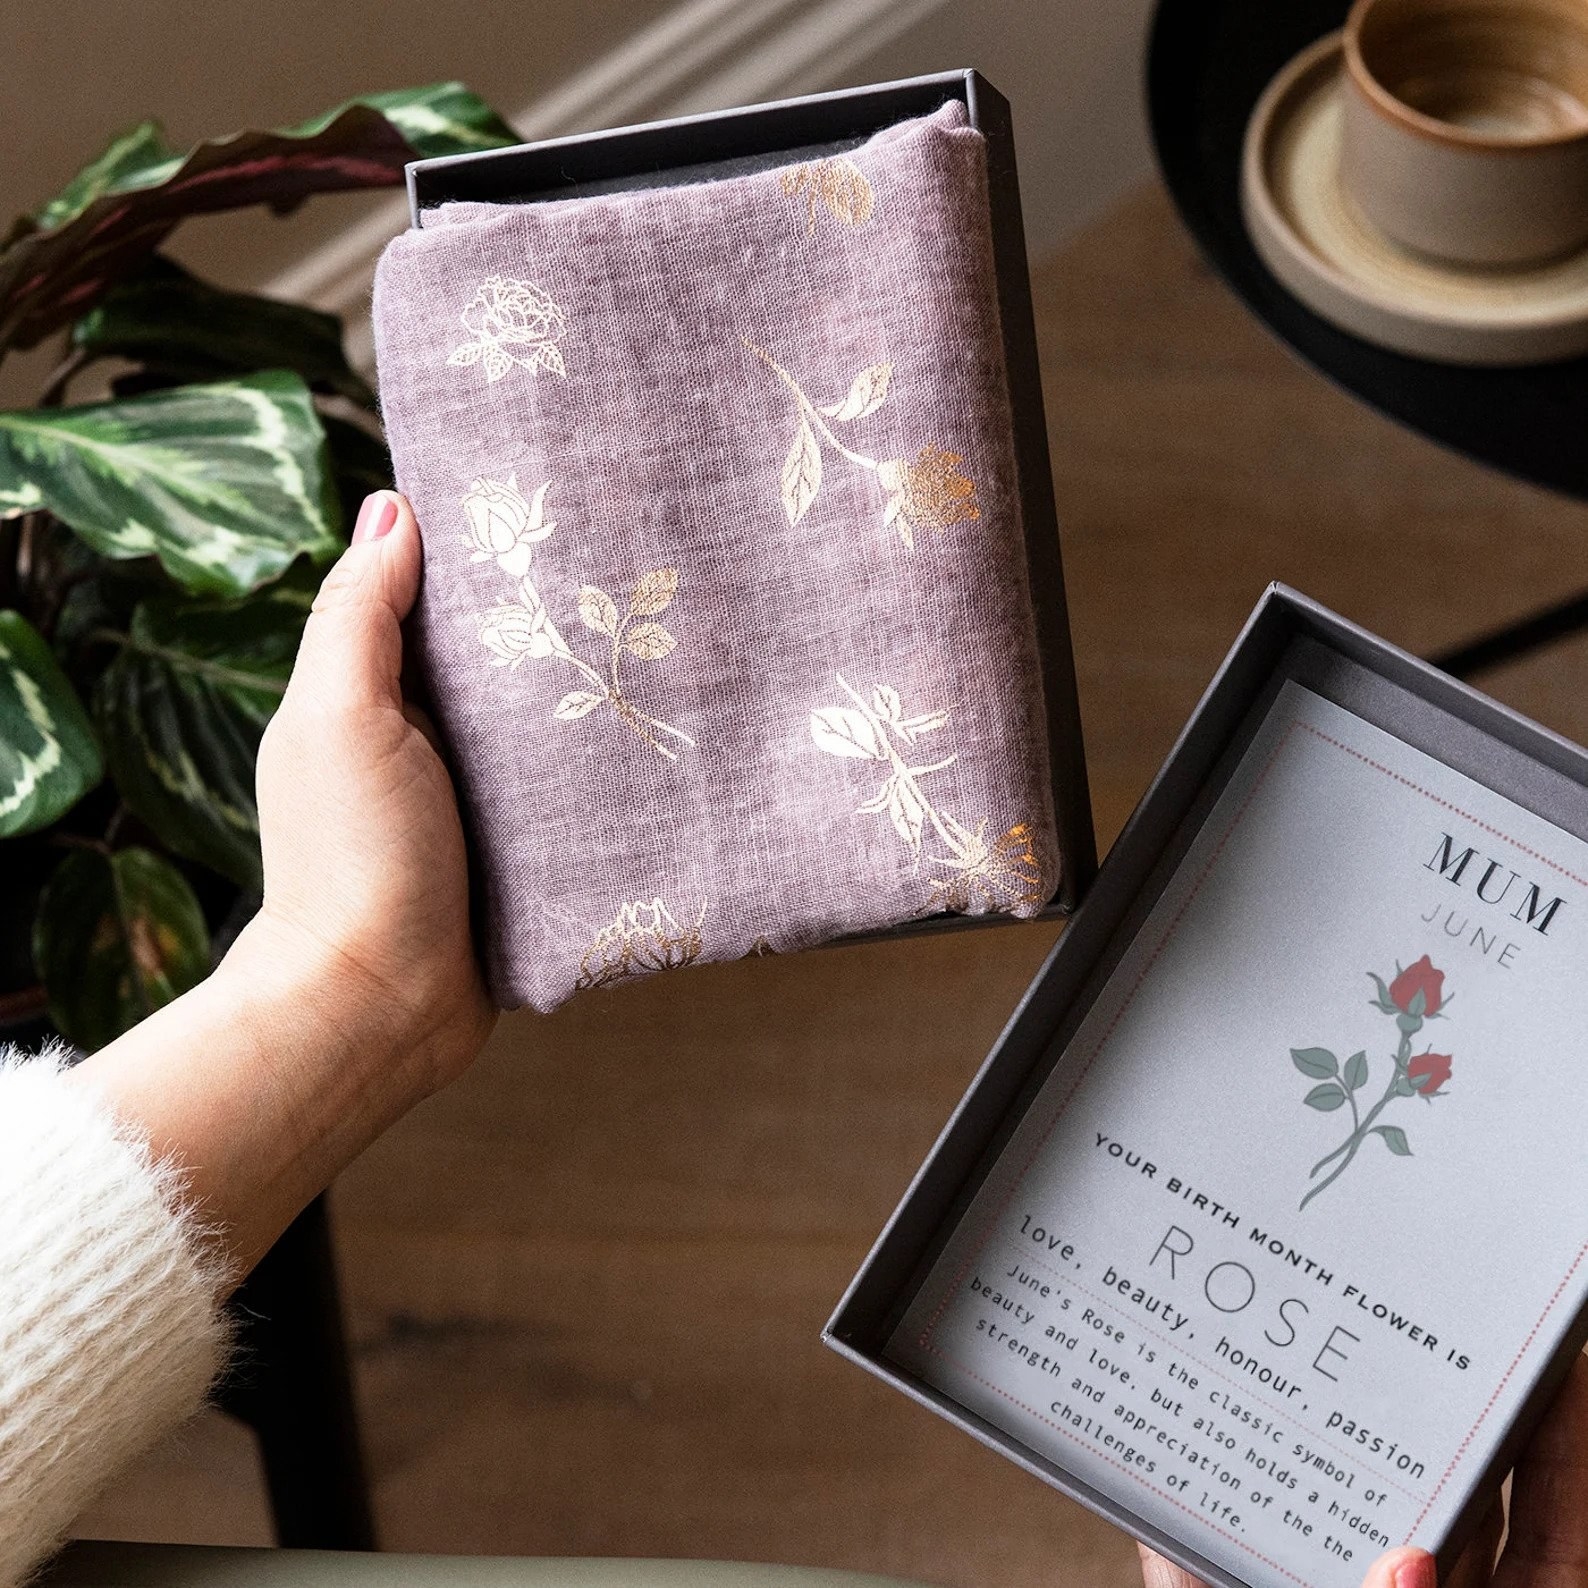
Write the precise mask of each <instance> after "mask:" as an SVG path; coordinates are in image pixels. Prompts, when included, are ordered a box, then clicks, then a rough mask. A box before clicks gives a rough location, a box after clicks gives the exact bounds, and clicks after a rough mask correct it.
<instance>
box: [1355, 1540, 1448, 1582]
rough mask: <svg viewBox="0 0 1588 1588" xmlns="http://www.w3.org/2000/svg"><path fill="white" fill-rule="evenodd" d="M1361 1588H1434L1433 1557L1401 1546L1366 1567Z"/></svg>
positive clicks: (1419, 1550) (1406, 1546)
mask: <svg viewBox="0 0 1588 1588" xmlns="http://www.w3.org/2000/svg"><path fill="white" fill-rule="evenodd" d="M1362 1588H1434V1557H1433V1556H1432V1555H1430V1554H1429V1553H1428V1551H1427V1550H1425V1549H1414V1548H1412V1547H1411V1546H1410V1545H1409V1544H1402V1545H1400V1546H1399V1547H1398V1548H1396V1549H1392V1550H1389V1551H1387V1552H1386V1553H1385V1554H1383V1555H1380V1556H1379V1558H1378V1559H1377V1560H1376V1561H1374V1562H1373V1564H1372V1565H1371V1566H1369V1567H1368V1569H1367V1576H1366V1577H1364V1578H1363V1579H1362Z"/></svg>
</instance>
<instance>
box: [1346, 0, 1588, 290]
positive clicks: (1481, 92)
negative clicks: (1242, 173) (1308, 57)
mask: <svg viewBox="0 0 1588 1588" xmlns="http://www.w3.org/2000/svg"><path fill="white" fill-rule="evenodd" d="M1345 58H1346V83H1345V93H1344V131H1343V137H1344V143H1343V147H1342V152H1341V171H1340V178H1341V182H1342V184H1343V185H1344V188H1345V191H1346V192H1347V193H1348V194H1349V195H1350V197H1351V198H1353V199H1354V200H1355V201H1356V203H1357V205H1358V207H1359V208H1360V209H1361V210H1362V212H1363V214H1364V215H1365V216H1366V217H1367V219H1368V220H1369V221H1370V222H1371V223H1372V224H1373V225H1374V226H1375V227H1376V228H1377V229H1378V230H1379V231H1380V232H1382V233H1383V234H1384V235H1385V236H1387V237H1388V238H1390V239H1391V240H1392V241H1394V242H1397V243H1399V244H1401V245H1402V246H1403V247H1406V248H1410V249H1412V250H1414V251H1416V252H1418V253H1422V254H1427V255H1431V256H1432V257H1434V258H1435V259H1439V260H1443V261H1448V262H1452V263H1455V264H1460V265H1471V266H1495V265H1500V266H1505V265H1527V264H1535V263H1538V262H1541V261H1543V260H1546V259H1551V258H1556V257H1559V256H1561V255H1564V254H1567V253H1570V252H1572V251H1573V250H1575V249H1577V248H1580V247H1582V246H1584V245H1585V244H1588V0H1356V4H1355V6H1354V7H1353V8H1352V11H1351V14H1350V16H1349V18H1348V19H1347V21H1346V28H1345Z"/></svg>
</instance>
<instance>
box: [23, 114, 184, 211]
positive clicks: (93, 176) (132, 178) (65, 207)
mask: <svg viewBox="0 0 1588 1588" xmlns="http://www.w3.org/2000/svg"><path fill="white" fill-rule="evenodd" d="M174 158H176V157H175V156H174V155H173V154H172V153H171V151H170V150H169V149H168V148H167V147H166V144H165V138H164V136H163V135H162V134H161V131H160V123H159V122H157V121H144V122H140V123H139V124H138V125H137V126H136V127H134V128H133V129H132V130H131V131H130V132H124V133H122V134H121V135H120V136H119V137H117V138H116V139H115V140H114V141H113V142H112V143H111V145H110V147H109V148H107V149H106V150H105V152H104V153H103V154H101V155H99V156H98V157H97V158H95V159H93V160H91V161H90V162H89V163H88V164H87V165H85V166H84V167H83V169H82V170H81V171H79V172H78V173H77V175H76V176H74V177H73V178H72V180H71V181H70V182H68V183H67V184H66V186H65V187H64V188H62V189H61V191H60V192H59V193H57V194H56V195H55V197H54V198H52V199H50V200H49V201H48V202H47V203H45V204H41V205H40V206H39V207H38V209H37V210H35V211H34V213H33V217H32V220H33V224H34V225H35V226H37V227H39V228H40V229H41V230H45V231H48V230H50V229H51V228H53V227H56V226H63V225H65V223H66V222H67V221H69V220H71V219H72V218H73V217H74V216H77V215H81V214H82V213H83V211H84V210H85V209H87V208H88V206H89V205H90V204H92V203H93V202H94V200H95V199H97V198H100V197H102V196H103V195H104V194H106V193H124V192H127V191H128V190H129V189H132V188H139V187H146V186H148V185H149V184H150V183H151V182H157V181H159V179H160V177H161V175H162V173H164V172H165V171H166V170H167V169H168V168H169V166H170V164H171V161H172V160H173V159H174Z"/></svg>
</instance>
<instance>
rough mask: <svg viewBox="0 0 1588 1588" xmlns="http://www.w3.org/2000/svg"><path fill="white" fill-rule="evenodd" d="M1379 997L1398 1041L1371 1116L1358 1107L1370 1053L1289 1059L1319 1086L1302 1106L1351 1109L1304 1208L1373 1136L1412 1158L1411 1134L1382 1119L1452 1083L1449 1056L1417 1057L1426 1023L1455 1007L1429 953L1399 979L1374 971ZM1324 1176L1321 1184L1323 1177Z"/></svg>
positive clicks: (1315, 1052) (1305, 1052)
mask: <svg viewBox="0 0 1588 1588" xmlns="http://www.w3.org/2000/svg"><path fill="white" fill-rule="evenodd" d="M1369 975H1370V976H1371V978H1372V980H1373V983H1374V985H1375V987H1376V988H1377V990H1378V991H1377V996H1376V997H1375V998H1373V999H1372V1000H1371V1002H1372V1005H1373V1007H1374V1008H1376V1009H1378V1010H1379V1011H1380V1012H1381V1013H1383V1014H1386V1015H1390V1016H1392V1017H1393V1018H1394V1020H1395V1024H1396V1027H1397V1029H1398V1031H1399V1033H1400V1040H1399V1042H1398V1043H1397V1045H1396V1048H1395V1051H1394V1053H1393V1054H1392V1055H1391V1063H1392V1069H1391V1073H1390V1078H1389V1082H1388V1084H1387V1085H1386V1086H1385V1088H1384V1091H1383V1095H1382V1096H1381V1097H1380V1098H1379V1099H1378V1101H1377V1102H1376V1103H1374V1104H1373V1106H1372V1107H1371V1108H1369V1109H1368V1110H1367V1111H1366V1112H1365V1113H1364V1112H1363V1111H1362V1110H1361V1108H1360V1107H1359V1105H1358V1103H1357V1099H1356V1093H1357V1091H1358V1090H1359V1089H1360V1088H1362V1087H1364V1086H1366V1085H1367V1082H1368V1078H1369V1065H1368V1059H1367V1055H1366V1053H1365V1052H1358V1053H1355V1054H1353V1055H1352V1056H1351V1057H1350V1058H1349V1059H1347V1060H1345V1061H1344V1063H1343V1064H1342V1062H1341V1061H1340V1060H1339V1059H1337V1058H1336V1057H1335V1055H1334V1054H1333V1053H1332V1052H1330V1051H1329V1050H1328V1049H1327V1048H1292V1049H1291V1050H1290V1057H1291V1061H1292V1062H1293V1063H1294V1064H1295V1066H1296V1068H1297V1069H1298V1070H1300V1071H1301V1072H1302V1074H1304V1075H1306V1076H1309V1077H1311V1078H1312V1079H1313V1080H1315V1081H1317V1082H1319V1083H1320V1084H1318V1085H1316V1086H1314V1087H1313V1088H1312V1090H1311V1091H1310V1092H1308V1093H1307V1095H1306V1097H1305V1098H1304V1099H1303V1101H1304V1102H1305V1103H1306V1105H1307V1106H1308V1107H1309V1108H1314V1109H1317V1110H1319V1111H1320V1112H1323V1113H1330V1112H1333V1111H1335V1110H1337V1109H1339V1108H1340V1107H1341V1106H1342V1105H1343V1106H1346V1107H1348V1108H1349V1109H1350V1111H1351V1130H1350V1133H1349V1134H1348V1135H1347V1136H1346V1138H1345V1140H1344V1141H1342V1142H1341V1143H1340V1144H1339V1145H1338V1146H1337V1147H1335V1148H1334V1149H1333V1150H1332V1151H1330V1152H1326V1153H1325V1154H1324V1155H1323V1157H1321V1158H1320V1159H1319V1160H1318V1161H1317V1162H1316V1163H1315V1164H1314V1165H1313V1166H1312V1168H1311V1170H1310V1171H1309V1172H1308V1176H1307V1178H1308V1179H1309V1180H1312V1181H1316V1182H1317V1183H1316V1184H1315V1185H1313V1186H1312V1188H1311V1189H1310V1190H1309V1191H1308V1192H1307V1193H1306V1195H1305V1196H1304V1197H1303V1198H1302V1199H1301V1207H1302V1208H1305V1207H1306V1206H1307V1204H1308V1203H1309V1202H1311V1201H1312V1200H1313V1198H1315V1197H1317V1196H1320V1195H1321V1194H1322V1193H1323V1192H1324V1191H1326V1190H1327V1189H1328V1188H1329V1187H1330V1186H1331V1185H1333V1184H1334V1182H1335V1181H1336V1180H1338V1179H1339V1178H1340V1176H1341V1175H1343V1174H1344V1173H1345V1171H1346V1170H1347V1169H1348V1168H1350V1166H1351V1164H1352V1163H1353V1162H1355V1160H1356V1156H1357V1154H1358V1153H1359V1152H1360V1151H1361V1149H1362V1145H1363V1143H1364V1142H1366V1141H1367V1139H1368V1138H1369V1136H1372V1135H1374V1134H1377V1135H1379V1136H1380V1137H1382V1138H1383V1142H1384V1145H1385V1147H1386V1148H1387V1149H1388V1150H1389V1151H1390V1152H1391V1153H1393V1154H1394V1155H1395V1156H1396V1157H1400V1158H1408V1157H1410V1156H1411V1155H1412V1150H1411V1146H1410V1144H1409V1143H1408V1141H1407V1139H1406V1132H1405V1131H1404V1130H1402V1129H1401V1128H1400V1126H1398V1125H1381V1124H1379V1123H1378V1120H1379V1116H1380V1115H1381V1114H1382V1113H1383V1112H1384V1110H1385V1109H1386V1108H1387V1107H1389V1105H1390V1103H1392V1102H1393V1101H1394V1100H1395V1099H1396V1098H1397V1097H1414V1096H1421V1097H1423V1098H1424V1099H1425V1100H1431V1099H1433V1098H1434V1097H1438V1096H1441V1095H1443V1094H1442V1092H1441V1088H1442V1087H1443V1085H1444V1083H1445V1082H1446V1081H1447V1080H1449V1078H1450V1074H1451V1068H1452V1061H1451V1058H1450V1055H1449V1054H1438V1053H1434V1052H1433V1051H1432V1050H1431V1049H1429V1050H1426V1051H1424V1052H1423V1053H1421V1054H1419V1055H1418V1056H1417V1057H1415V1058H1414V1057H1413V1055H1412V1039H1413V1038H1414V1037H1415V1036H1416V1035H1417V1033H1418V1032H1419V1031H1421V1030H1422V1028H1423V1026H1424V1024H1425V1023H1426V1022H1427V1021H1429V1020H1433V1019H1437V1018H1439V1017H1440V1015H1441V1012H1442V1008H1443V1006H1444V1005H1445V1004H1446V1003H1448V1002H1449V999H1448V997H1447V996H1446V993H1445V990H1444V981H1445V975H1444V972H1443V971H1441V970H1438V969H1437V968H1435V966H1434V965H1433V963H1432V961H1431V960H1430V959H1429V957H1428V955H1426V954H1425V955H1423V956H1422V958H1421V959H1419V960H1418V961H1417V962H1416V963H1415V964H1413V965H1411V966H1409V967H1404V968H1403V967H1397V971H1396V975H1395V978H1394V980H1393V981H1391V982H1385V981H1384V979H1383V978H1382V977H1379V976H1377V975H1373V973H1372V972H1369ZM1320 1176H1321V1178H1320Z"/></svg>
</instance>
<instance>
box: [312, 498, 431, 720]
mask: <svg viewBox="0 0 1588 1588" xmlns="http://www.w3.org/2000/svg"><path fill="white" fill-rule="evenodd" d="M419 566H420V550H419V525H418V523H417V522H416V521H415V519H414V511H413V508H412V507H410V506H409V505H408V499H407V498H406V497H403V496H399V495H398V494H397V492H396V491H376V492H375V494H374V495H373V496H370V497H367V498H366V499H365V501H364V505H363V507H362V508H360V509H359V514H358V522H357V524H356V525H355V526H354V529H353V540H352V544H351V545H349V547H348V548H347V550H346V551H344V552H343V553H342V555H341V556H340V557H339V558H338V559H337V561H336V563H335V565H334V566H333V567H332V568H331V571H330V572H329V573H328V574H326V576H325V579H324V581H323V582H322V583H321V585H320V591H319V594H318V595H317V596H316V597H315V598H314V608H313V611H312V612H311V613H310V614H309V621H308V623H307V624H306V625H305V627H304V630H303V640H302V642H301V644H300V645H299V647H298V659H297V662H296V663H295V665H294V666H293V670H292V680H291V682H290V684H289V685H288V688H287V694H288V696H289V698H290V697H291V696H293V695H294V694H295V693H298V694H301V693H310V694H312V695H314V696H315V697H316V698H317V699H318V700H320V701H321V702H331V703H334V704H336V705H338V706H341V707H351V708H357V707H368V706H392V707H395V708H397V709H401V707H402V687H401V683H400V677H401V673H402V620H403V619H404V618H405V617H406V616H407V615H408V612H409V609H410V608H411V607H412V606H413V604H414V597H415V596H416V595H417V594H418V592H419Z"/></svg>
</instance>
